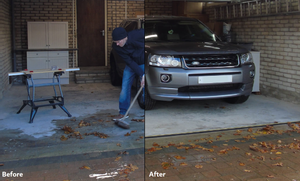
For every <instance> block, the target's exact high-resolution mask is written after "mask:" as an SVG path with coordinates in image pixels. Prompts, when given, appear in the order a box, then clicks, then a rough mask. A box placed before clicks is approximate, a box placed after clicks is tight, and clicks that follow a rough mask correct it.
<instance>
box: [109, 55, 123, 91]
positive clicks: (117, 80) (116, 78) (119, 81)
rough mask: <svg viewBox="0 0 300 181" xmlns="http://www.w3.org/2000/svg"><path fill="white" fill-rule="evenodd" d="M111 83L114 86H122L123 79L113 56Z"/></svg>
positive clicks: (110, 72)
mask: <svg viewBox="0 0 300 181" xmlns="http://www.w3.org/2000/svg"><path fill="white" fill-rule="evenodd" d="M109 75H110V81H111V84H112V85H113V86H120V85H122V78H121V77H120V76H119V74H118V71H117V66H116V63H115V59H114V56H113V55H112V54H111V55H110V71H109Z"/></svg>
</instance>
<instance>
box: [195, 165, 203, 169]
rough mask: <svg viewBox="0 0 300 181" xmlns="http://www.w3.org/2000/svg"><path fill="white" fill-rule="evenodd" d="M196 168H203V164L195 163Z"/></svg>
mask: <svg viewBox="0 0 300 181" xmlns="http://www.w3.org/2000/svg"><path fill="white" fill-rule="evenodd" d="M195 167H196V168H203V165H195Z"/></svg>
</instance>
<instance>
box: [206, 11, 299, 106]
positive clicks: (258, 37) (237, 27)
mask: <svg viewBox="0 0 300 181" xmlns="http://www.w3.org/2000/svg"><path fill="white" fill-rule="evenodd" d="M205 12H206V13H208V14H209V15H210V19H211V20H213V18H214V14H213V9H212V8H209V9H206V8H205ZM226 22H227V23H230V24H232V27H231V30H232V32H234V33H236V40H237V41H239V42H253V45H254V46H253V48H254V49H255V50H258V51H260V66H261V69H260V90H261V93H262V94H264V95H266V96H272V97H276V98H278V99H282V100H286V101H290V102H294V103H300V50H299V48H300V15H282V16H269V17H257V18H243V19H235V20H230V21H226Z"/></svg>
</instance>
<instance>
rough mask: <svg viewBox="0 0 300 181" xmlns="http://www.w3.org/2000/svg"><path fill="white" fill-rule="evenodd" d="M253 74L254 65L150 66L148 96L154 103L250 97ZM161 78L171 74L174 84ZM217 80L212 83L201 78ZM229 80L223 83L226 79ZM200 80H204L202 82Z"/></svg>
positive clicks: (147, 78) (147, 77)
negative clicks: (224, 66) (194, 67)
mask: <svg viewBox="0 0 300 181" xmlns="http://www.w3.org/2000/svg"><path fill="white" fill-rule="evenodd" d="M250 71H252V72H254V71H255V66H254V64H251V65H243V66H241V67H235V68H214V69H211V68H203V69H188V70H186V69H182V68H161V67H152V66H149V67H148V71H147V75H146V80H147V88H148V92H149V95H150V97H151V98H152V99H154V100H161V101H172V100H173V99H182V100H201V99H217V98H229V97H237V96H242V95H244V96H248V95H250V94H251V92H252V86H253V80H254V77H251V76H250ZM161 75H170V77H171V81H170V82H168V83H163V82H162V81H161ZM211 77H214V79H213V80H212V81H211V82H210V81H208V82H207V81H204V82H201V80H202V79H208V78H211ZM228 77H229V78H230V81H225V82H222V80H223V79H224V78H225V79H226V78H228ZM200 79H201V80H200Z"/></svg>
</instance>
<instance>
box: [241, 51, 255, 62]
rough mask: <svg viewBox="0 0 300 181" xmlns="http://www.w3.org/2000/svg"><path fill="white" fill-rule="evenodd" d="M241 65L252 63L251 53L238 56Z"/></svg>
mask: <svg viewBox="0 0 300 181" xmlns="http://www.w3.org/2000/svg"><path fill="white" fill-rule="evenodd" d="M240 60H241V64H242V65H243V64H250V63H253V58H252V54H251V53H245V54H241V55H240Z"/></svg>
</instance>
